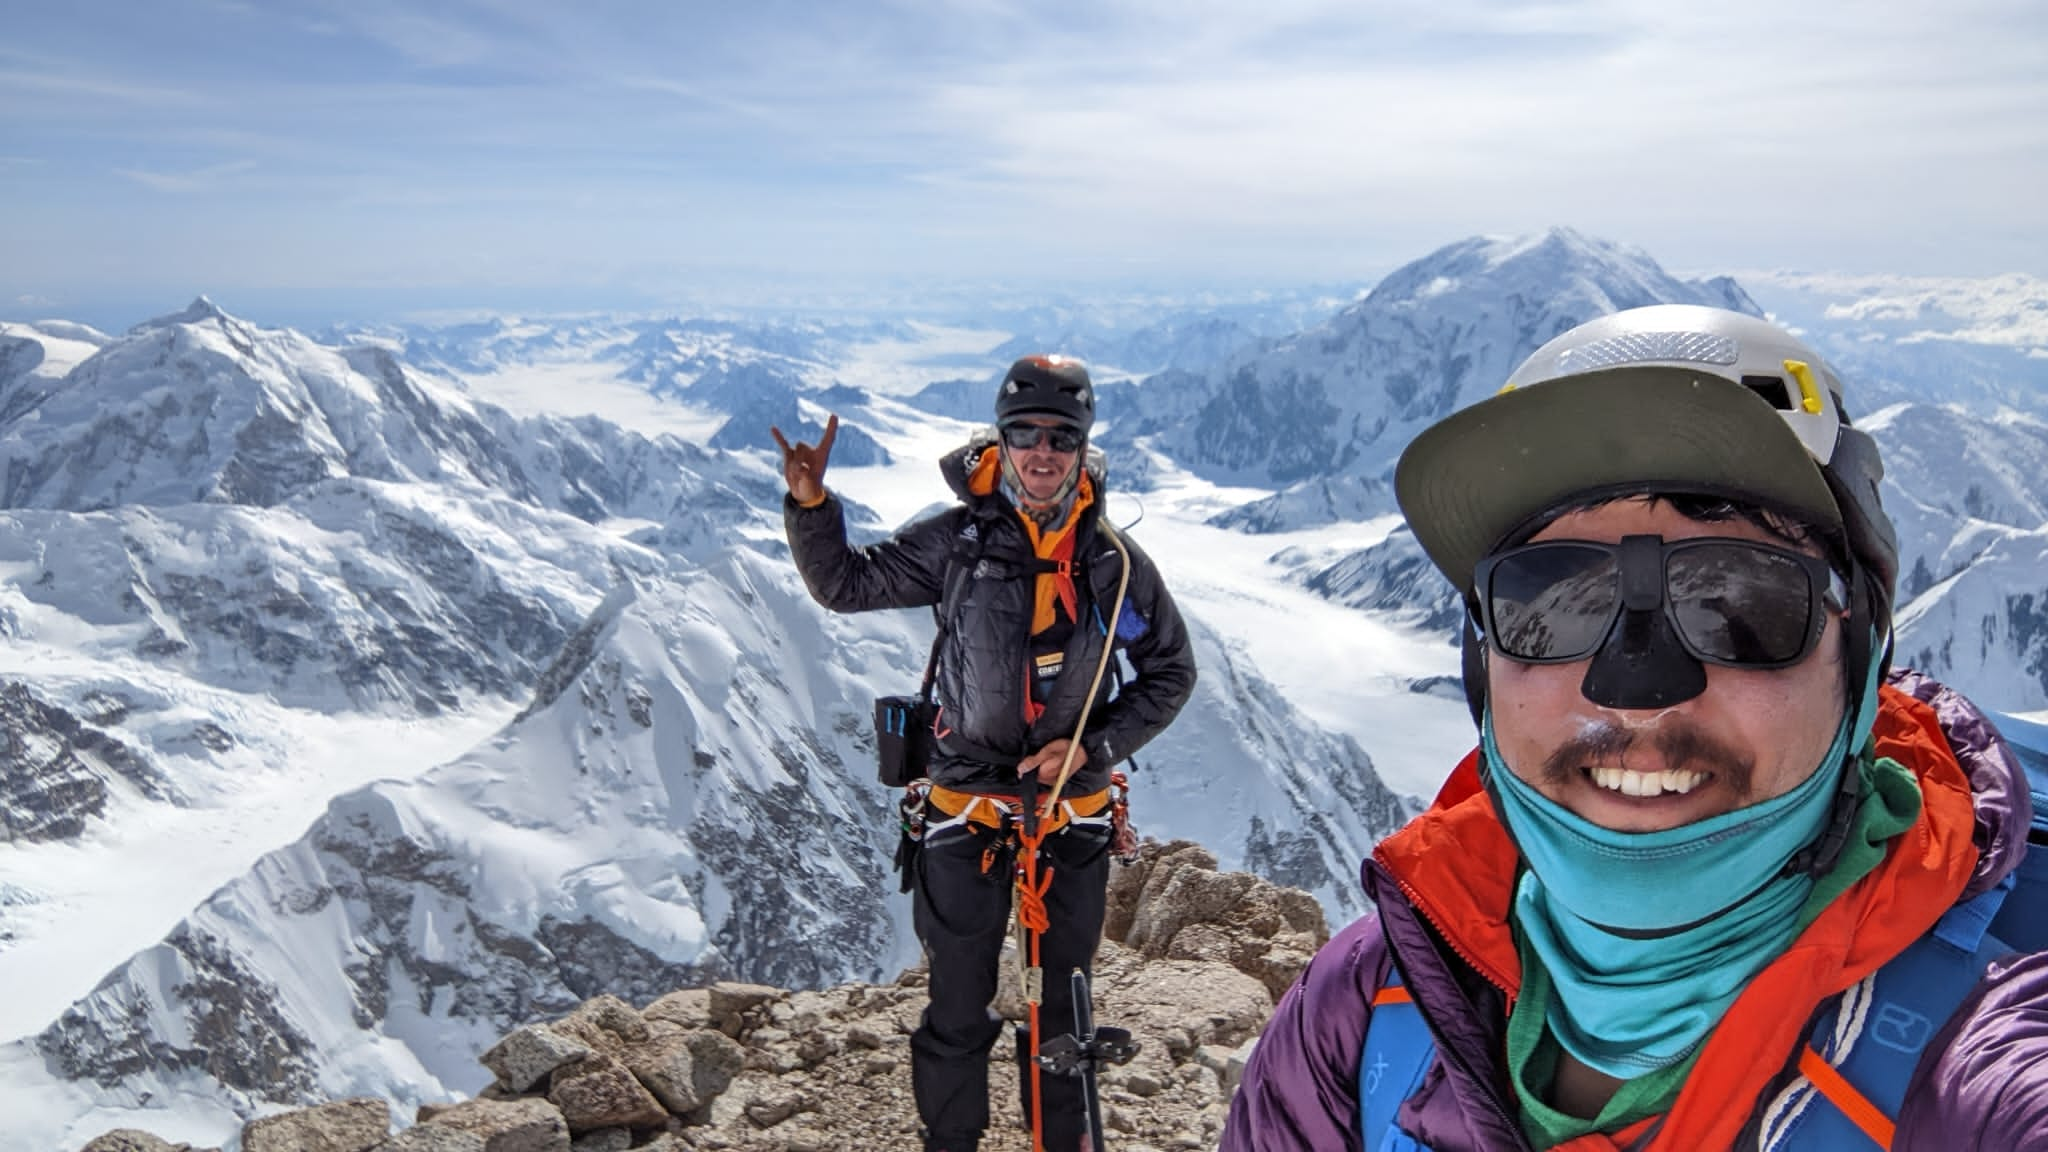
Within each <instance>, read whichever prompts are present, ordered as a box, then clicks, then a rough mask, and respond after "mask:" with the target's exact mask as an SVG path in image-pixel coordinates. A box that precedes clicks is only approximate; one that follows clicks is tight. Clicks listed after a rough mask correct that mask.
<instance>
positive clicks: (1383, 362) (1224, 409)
mask: <svg viewBox="0 0 2048 1152" xmlns="http://www.w3.org/2000/svg"><path fill="white" fill-rule="evenodd" d="M1657 303H1701V304H1717V305H1721V306H1724V307H1735V308H1739V309H1742V310H1745V311H1751V312H1754V311H1757V309H1756V307H1755V305H1754V304H1753V303H1752V302H1750V301H1749V299H1748V298H1747V297H1746V296H1745V295H1743V293H1742V290H1741V289H1740V288H1739V287H1737V286H1736V285H1735V284H1734V283H1733V282H1732V281H1728V280H1712V281H1706V282H1697V283H1695V282H1686V281H1681V280H1678V279H1676V278H1674V277H1672V276H1670V275H1668V274H1667V273H1665V272H1664V271H1663V269H1661V268H1659V267H1658V266H1657V264H1656V262H1655V261H1654V260H1652V259H1651V258H1650V257H1649V256H1648V255H1647V254H1645V253H1642V252H1640V251H1636V250H1632V249H1625V248H1621V247H1619V246H1617V245H1613V244H1610V243H1607V242H1605V241H1601V240H1596V239H1592V238H1589V237H1586V236H1583V235H1580V234H1579V233H1577V232H1573V231H1571V230H1569V229H1564V228H1557V229H1552V230H1551V231H1549V232H1546V233H1543V234H1541V235H1539V236H1534V237H1526V238H1522V239H1516V240H1493V239H1484V238H1479V239H1472V240H1466V241H1463V242H1460V243H1457V244H1453V245H1450V246H1448V247H1445V248H1442V249H1439V250H1438V251H1436V252H1433V253H1431V254H1430V255H1428V256H1426V257H1423V258H1422V259H1420V260H1417V261H1415V262H1413V263H1410V264H1408V265H1405V266H1403V267H1402V268H1400V269H1397V270H1396V271H1394V272H1393V273H1392V274H1390V275H1389V276H1388V277H1387V278H1386V279H1385V280H1383V281H1381V282H1380V283H1379V285H1378V286H1377V287H1375V288H1374V289H1373V290H1372V291H1371V293H1369V294H1368V295H1367V296H1366V297H1365V298H1364V299H1363V300H1360V301H1359V302H1358V303H1356V304H1353V305H1352V306H1350V307H1348V308H1346V309H1344V310H1343V311H1342V312H1340V313H1338V314H1337V315H1336V316H1335V317H1333V318H1332V319H1330V320H1329V321H1328V322H1326V323H1324V324H1322V325H1319V326H1317V327H1315V328H1311V329H1308V330H1307V331H1304V332H1301V333H1299V334H1298V335H1295V336H1293V337H1291V338H1288V339H1285V340H1281V341H1279V342H1278V343H1277V344H1275V345H1274V346H1272V347H1270V348H1263V349H1260V350H1257V351H1253V352H1248V353H1246V354H1243V355H1240V356H1235V357H1232V358H1230V359H1229V360H1226V361H1224V362H1222V363H1220V364H1217V365H1215V366H1213V367H1211V368H1209V369H1207V370H1206V371H1204V372H1202V373H1199V374H1196V375H1193V376H1190V375H1189V374H1166V375H1162V376H1161V377H1157V378H1154V379H1152V380H1148V381H1146V382H1145V383H1144V385H1143V386H1142V387H1141V388H1140V389H1139V390H1138V398H1139V412H1138V413H1137V414H1136V419H1133V420H1130V421H1127V422H1124V423H1122V424H1120V425H1119V426H1118V427H1117V429H1115V431H1116V433H1117V434H1118V435H1119V436H1123V437H1133V438H1135V437H1143V436H1150V437H1152V438H1153V439H1154V442H1155V444H1156V445H1157V446H1158V447H1159V448H1161V449H1162V450H1163V451H1165V452H1166V453H1167V454H1168V455H1169V456H1171V457H1172V458H1173V459H1174V460H1176V461H1178V462H1180V463H1181V464H1183V465H1184V466H1186V467H1188V468H1190V469H1192V470H1194V471H1195V472H1197V473H1198V474H1200V475H1202V476H1204V477H1206V478H1208V479H1211V480H1215V481H1217V482H1220V483H1235V484H1256V485H1262V486H1267V487H1282V486H1287V485H1291V484H1295V483H1298V482H1300V481H1304V480H1311V479H1318V478H1324V477H1332V476H1340V475H1355V476H1364V477H1370V478H1376V479H1384V478H1385V477H1386V475H1387V474H1388V470H1389V469H1390V468H1391V467H1392V465H1393V462H1394V460H1395V458H1396V457H1397V456H1398V455H1399V453H1400V450H1401V448H1402V447H1403V446H1404V445H1406V444H1407V442H1408V441H1409V440H1410V439H1411V438H1413V436H1414V435H1415V433H1416V432H1418V431H1420V430H1421V429H1422V428H1423V427H1425V426H1426V425H1428V424H1429V423H1431V422H1433V421H1435V420H1437V419H1438V418H1440V417H1442V416H1444V415H1445V414H1447V413H1449V412H1451V411H1452V410H1454V409H1456V408H1459V407H1462V406H1464V405H1466V404H1470V403H1472V402H1473V401H1475V400H1478V399H1479V398H1481V397H1483V396H1486V395H1489V394H1490V393H1492V392H1493V390H1494V389H1496V388H1498V387H1499V386H1500V382H1501V381H1503V380H1505V379H1507V376H1508V372H1509V371H1510V370H1511V369H1512V368H1513V367H1514V366H1515V365H1516V364H1517V363H1519V362H1520V361H1521V360H1522V359H1523V358H1525V357H1526V356H1527V355H1528V354H1529V353H1530V352H1533V351H1535V350H1536V348H1537V347H1538V346H1539V345H1541V344H1542V343H1544V342H1545V341H1547V340H1549V339H1550V338H1551V337H1552V336H1555V335H1557V334H1558V333H1560V332H1563V331H1565V330H1566V329H1568V328H1571V327H1573V326H1575V325H1577V324H1580V323H1583V322H1584V321H1586V320H1589V319H1591V318H1593V317H1594V316H1597V315H1600V314H1602V313H1605V312H1609V311H1613V310H1616V309H1620V308H1630V307H1635V306H1637V305H1642V304H1657ZM1155 390H1157V391H1158V392H1160V393H1163V394H1162V395H1160V396H1158V397H1157V399H1156V401H1155V400H1154V397H1153V394H1154V392H1155ZM1191 404H1192V405H1193V413H1192V416H1186V415H1184V413H1186V412H1187V410H1188V408H1189V407H1190V405H1191Z"/></svg>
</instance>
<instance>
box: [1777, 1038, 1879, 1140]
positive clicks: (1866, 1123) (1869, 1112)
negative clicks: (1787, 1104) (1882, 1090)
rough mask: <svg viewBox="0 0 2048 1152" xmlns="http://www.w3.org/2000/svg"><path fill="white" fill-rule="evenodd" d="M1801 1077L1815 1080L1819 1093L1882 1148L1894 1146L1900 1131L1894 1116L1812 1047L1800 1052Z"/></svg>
mask: <svg viewBox="0 0 2048 1152" xmlns="http://www.w3.org/2000/svg"><path fill="white" fill-rule="evenodd" d="M1799 1074H1800V1075H1802V1076H1804V1077H1806V1078H1807V1079H1808V1080H1811V1081H1813V1086H1814V1087H1815V1088H1816V1089H1819V1091H1820V1094H1821V1095H1823V1096H1825V1097H1827V1098H1828V1101H1829V1102H1830V1103H1832V1104H1833V1105H1834V1106H1835V1107H1837V1108H1839V1109H1841V1110H1842V1115H1844V1116H1847V1117H1848V1118H1849V1122H1850V1123H1851V1124H1854V1125H1856V1127H1858V1128H1861V1129H1862V1130H1863V1134H1864V1135H1865V1136H1868V1137H1870V1138H1871V1139H1872V1140H1875V1141H1877V1146H1878V1147H1879V1148H1890V1147H1891V1146H1892V1135H1893V1133H1895V1132H1896V1131H1897V1130H1898V1129H1897V1128H1896V1127H1895V1126H1894V1125H1893V1124H1892V1121H1891V1117H1889V1116H1886V1115H1885V1114H1884V1111H1883V1110H1882V1109H1880V1108H1879V1107H1878V1106H1877V1105H1875V1104H1872V1103H1871V1102H1870V1101H1869V1100H1868V1099H1866V1098H1865V1097H1864V1095H1863V1093H1861V1092H1858V1091H1857V1090H1856V1086H1855V1085H1853V1084H1851V1083H1849V1081H1847V1080H1845V1079H1843V1077H1842V1074H1841V1073H1840V1072H1837V1071H1836V1070H1835V1066H1834V1065H1832V1064H1830V1063H1828V1062H1827V1061H1826V1060H1824V1059H1822V1058H1821V1054H1820V1053H1818V1052H1815V1051H1814V1050H1813V1049H1812V1048H1807V1049H1806V1050H1804V1051H1802V1052H1801V1053H1799Z"/></svg>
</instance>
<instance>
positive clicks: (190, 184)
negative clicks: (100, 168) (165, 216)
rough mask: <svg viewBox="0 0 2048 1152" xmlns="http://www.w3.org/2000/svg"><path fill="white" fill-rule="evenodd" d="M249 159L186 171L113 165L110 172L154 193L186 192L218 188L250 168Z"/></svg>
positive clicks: (254, 163)
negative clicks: (114, 166) (156, 170)
mask: <svg viewBox="0 0 2048 1152" xmlns="http://www.w3.org/2000/svg"><path fill="white" fill-rule="evenodd" d="M255 167H256V162H255V161H253V160H235V161H230V162H228V163H225V164H214V165H210V166H208V167H206V168H200V169H196V170H194V171H190V172H147V171H143V170H140V169H135V168H116V169H114V170H113V171H114V174H115V175H117V176H120V177H122V178H123V179H126V180H132V181H134V182H135V183H137V184H140V185H142V186H143V187H144V188H148V189H150V190H151V191H155V192H172V193H179V194H190V193H197V192H208V191H213V190H216V189H218V188H220V187H221V186H222V185H223V184H224V183H225V182H226V181H227V180H228V178H229V177H232V176H235V175H238V174H240V173H243V172H248V171H252V170H253V169H255Z"/></svg>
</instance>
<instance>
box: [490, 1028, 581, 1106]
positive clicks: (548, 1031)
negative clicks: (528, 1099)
mask: <svg viewBox="0 0 2048 1152" xmlns="http://www.w3.org/2000/svg"><path fill="white" fill-rule="evenodd" d="M591 1055H593V1053H592V1051H591V1049H590V1046H589V1045H588V1044H585V1043H583V1042H582V1041H581V1040H578V1039H576V1038H574V1037H572V1036H564V1035H562V1034H561V1033H560V1032H557V1031H555V1030H554V1029H553V1028H550V1027H549V1026H547V1025H546V1024H535V1025H533V1026H532V1027H530V1028H521V1029H519V1030H518V1031H516V1032H513V1033H512V1034H510V1035H508V1036H506V1037H505V1038H504V1039H502V1040H500V1041H498V1042H497V1043H496V1044H494V1045H492V1046H491V1050H490V1051H488V1052H486V1053H484V1054H483V1064H484V1067H486V1068H489V1069H490V1070H491V1071H492V1072H494V1073H496V1074H497V1077H498V1083H499V1084H500V1085H502V1086H504V1088H505V1089H506V1091H508V1092H524V1091H526V1090H528V1089H529V1088H532V1087H533V1086H534V1085H535V1084H538V1083H540V1082H541V1081H542V1080H544V1079H546V1078H547V1076H548V1074H549V1073H551V1072H553V1071H554V1070H555V1069H557V1068H560V1067H562V1066H563V1065H564V1064H574V1063H575V1062H576V1061H578V1060H582V1059H585V1058H587V1057H589V1056H591Z"/></svg>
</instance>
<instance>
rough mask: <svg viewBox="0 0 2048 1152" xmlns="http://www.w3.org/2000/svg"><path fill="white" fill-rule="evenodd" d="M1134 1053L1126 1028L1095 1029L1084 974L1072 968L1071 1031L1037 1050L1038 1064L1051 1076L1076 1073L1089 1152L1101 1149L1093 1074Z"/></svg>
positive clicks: (1099, 1109)
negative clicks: (1084, 1105)
mask: <svg viewBox="0 0 2048 1152" xmlns="http://www.w3.org/2000/svg"><path fill="white" fill-rule="evenodd" d="M1137 1054H1138V1042H1137V1041H1136V1040H1133V1039H1131V1032H1130V1029H1128V1028H1097V1027H1096V1026H1095V1004H1094V1002H1093V1001H1092V1000H1091V999H1090V998H1089V993H1088V974H1087V973H1085V972H1083V971H1081V970H1080V969H1078V968H1077V969H1075V970H1074V1032H1073V1035H1070V1036H1068V1035H1062V1036H1055V1037H1053V1038H1052V1039H1051V1040H1048V1041H1046V1042H1045V1044H1044V1045H1042V1046H1041V1047H1040V1048H1039V1050H1038V1066H1039V1067H1041V1068H1043V1069H1045V1070H1046V1071H1047V1072H1050V1073H1052V1074H1053V1075H1055V1076H1078V1077H1080V1079H1081V1098H1082V1099H1083V1100H1085V1101H1086V1102H1087V1104H1088V1140H1089V1145H1088V1146H1089V1148H1090V1150H1091V1152H1103V1142H1102V1140H1103V1138H1102V1099H1101V1095H1100V1093H1098V1092H1097V1090H1096V1084H1095V1073H1096V1070H1097V1069H1098V1068H1100V1067H1101V1066H1102V1065H1104V1064H1128V1063H1130V1062H1131V1057H1133V1056H1136V1055H1137Z"/></svg>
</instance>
